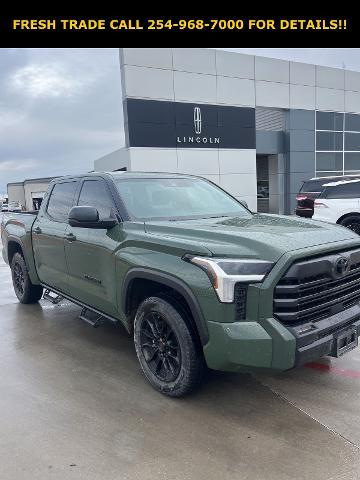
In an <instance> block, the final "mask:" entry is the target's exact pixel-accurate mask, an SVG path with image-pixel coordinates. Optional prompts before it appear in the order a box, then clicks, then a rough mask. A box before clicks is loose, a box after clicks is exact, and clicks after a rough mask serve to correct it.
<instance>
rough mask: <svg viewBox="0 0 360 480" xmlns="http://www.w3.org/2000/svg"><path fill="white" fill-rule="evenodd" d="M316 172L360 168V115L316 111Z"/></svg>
mask: <svg viewBox="0 0 360 480" xmlns="http://www.w3.org/2000/svg"><path fill="white" fill-rule="evenodd" d="M315 128H316V144H315V154H316V167H315V170H316V175H317V176H332V175H334V176H335V175H354V174H359V172H360V115H357V114H355V113H341V112H340V113H339V112H316V127H315Z"/></svg>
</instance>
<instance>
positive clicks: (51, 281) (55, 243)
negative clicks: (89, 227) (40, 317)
mask: <svg viewBox="0 0 360 480" xmlns="http://www.w3.org/2000/svg"><path fill="white" fill-rule="evenodd" d="M77 186H78V182H77V181H76V180H75V181H64V182H60V183H56V184H55V186H54V188H53V189H52V190H51V192H50V197H49V201H48V202H47V204H46V205H45V206H44V208H41V210H40V212H39V214H38V216H37V218H36V220H35V222H34V225H33V228H32V233H33V235H32V242H33V250H34V259H35V265H36V269H37V272H38V275H39V278H40V280H41V282H43V283H45V284H47V285H49V286H51V287H54V288H55V289H58V290H60V291H61V292H64V293H69V289H68V271H67V266H66V261H65V250H64V235H65V231H66V229H67V226H68V214H69V211H70V209H71V207H72V206H73V202H74V198H75V192H76V188H77Z"/></svg>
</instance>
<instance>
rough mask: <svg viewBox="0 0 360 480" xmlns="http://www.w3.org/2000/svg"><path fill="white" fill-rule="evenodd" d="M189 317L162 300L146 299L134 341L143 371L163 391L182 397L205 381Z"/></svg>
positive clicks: (202, 364) (140, 308)
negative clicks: (186, 317) (187, 320)
mask: <svg viewBox="0 0 360 480" xmlns="http://www.w3.org/2000/svg"><path fill="white" fill-rule="evenodd" d="M184 317H185V315H184V313H183V312H181V311H180V309H179V310H178V309H176V308H175V307H174V306H173V305H171V304H170V303H169V302H168V301H166V300H164V299H163V298H159V297H149V298H147V299H146V300H144V301H143V302H142V303H141V304H140V306H139V308H138V310H137V313H136V316H135V323H134V342H135V349H136V354H137V357H138V359H139V362H140V365H141V368H142V370H143V372H144V374H145V376H146V378H147V379H148V381H149V382H150V383H151V385H152V386H153V387H154V388H155V389H156V390H158V391H159V392H161V393H163V394H165V395H168V396H170V397H181V396H183V395H185V394H187V393H189V392H190V391H192V390H193V389H194V388H195V387H196V386H197V385H198V384H199V383H200V381H201V378H202V373H203V368H204V360H203V355H202V351H201V348H200V347H199V345H198V342H197V340H196V337H195V335H194V333H193V332H192V329H191V328H190V327H189V325H188V323H187V322H186V320H185V318H184Z"/></svg>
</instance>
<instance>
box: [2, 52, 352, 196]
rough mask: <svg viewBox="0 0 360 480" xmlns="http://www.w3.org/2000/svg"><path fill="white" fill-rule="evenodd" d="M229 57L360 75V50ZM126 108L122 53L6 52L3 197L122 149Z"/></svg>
mask: <svg viewBox="0 0 360 480" xmlns="http://www.w3.org/2000/svg"><path fill="white" fill-rule="evenodd" d="M227 50H233V51H241V52H244V53H251V54H256V55H265V56H270V57H276V58H283V59H291V60H296V61H302V62H308V63H317V64H320V65H328V66H334V67H340V68H342V67H343V65H345V67H346V68H349V69H353V70H359V71H360V49H274V48H272V49H265V48H262V49H259V48H241V49H236V48H233V49H231V48H229V49H227ZM144 81H146V79H144ZM121 109H122V106H121V90H120V72H119V60H118V50H117V49H0V192H5V191H6V184H7V183H8V182H14V181H23V180H24V179H26V178H33V177H46V176H55V175H66V174H71V173H78V172H84V171H89V170H91V169H92V168H93V161H94V159H96V158H98V157H100V156H102V155H105V154H106V153H109V152H111V151H112V150H115V149H116V148H119V147H121V146H122V145H123V142H124V133H123V124H122V111H121Z"/></svg>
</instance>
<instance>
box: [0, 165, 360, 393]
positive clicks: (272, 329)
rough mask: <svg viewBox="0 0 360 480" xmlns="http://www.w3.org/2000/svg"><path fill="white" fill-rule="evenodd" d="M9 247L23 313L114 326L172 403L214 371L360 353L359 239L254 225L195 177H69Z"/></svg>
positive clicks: (282, 220)
mask: <svg viewBox="0 0 360 480" xmlns="http://www.w3.org/2000/svg"><path fill="white" fill-rule="evenodd" d="M1 237H2V242H3V256H4V259H5V261H6V262H7V263H8V264H9V265H10V266H11V270H12V278H13V284H14V289H15V293H16V295H17V297H18V299H19V301H20V302H22V303H35V302H37V301H39V300H40V299H41V297H42V295H43V290H44V289H45V298H48V299H51V298H53V299H54V301H55V300H56V301H57V300H58V299H61V298H63V297H64V298H66V299H69V300H71V301H72V302H74V303H76V304H78V305H79V306H81V307H82V314H81V317H82V318H83V319H84V320H86V321H88V322H89V323H91V324H93V325H94V326H96V325H98V323H99V321H100V320H103V319H108V320H111V321H114V322H120V323H121V324H123V325H124V327H125V328H126V330H127V331H128V332H129V333H132V334H133V335H134V343H135V349H136V353H137V357H138V359H139V362H140V365H141V368H142V370H143V372H144V374H145V376H146V378H147V379H148V381H149V382H150V383H151V384H152V385H153V387H155V388H156V389H157V390H159V391H161V392H162V393H164V394H167V395H170V396H177V397H178V396H181V395H184V394H186V393H188V392H190V391H191V390H192V389H193V388H194V387H195V386H196V385H198V384H199V382H200V381H201V378H202V375H203V371H204V368H205V367H206V366H207V367H209V368H212V369H215V370H223V371H241V370H264V369H266V370H272V371H282V370H287V369H290V368H293V367H295V366H299V365H302V364H304V363H306V362H309V361H314V360H316V359H318V358H320V357H322V356H324V355H331V356H341V355H343V354H344V353H346V352H347V351H349V350H351V349H353V348H355V347H356V346H357V344H358V335H359V332H360V238H359V237H358V236H357V235H356V234H354V233H353V232H352V231H350V230H348V229H346V228H344V227H341V226H335V225H330V224H327V223H322V222H315V221H312V220H306V219H301V218H292V217H284V216H279V215H265V214H256V213H252V212H251V211H249V210H248V208H247V207H246V205H245V204H243V203H242V202H239V201H238V200H236V199H235V198H233V197H232V196H231V195H229V194H228V193H226V192H225V191H224V190H222V189H221V188H219V187H218V186H216V185H215V184H213V183H212V182H210V181H208V180H205V179H202V178H199V177H195V176H190V175H179V174H163V173H134V172H115V173H92V174H86V175H82V176H73V177H62V178H59V179H57V180H55V181H53V182H52V183H51V184H50V186H49V188H48V192H47V194H46V195H45V198H44V200H43V202H42V205H41V208H40V210H39V212H38V214H37V215H32V214H9V215H4V218H3V220H2V224H1ZM54 295H56V297H54Z"/></svg>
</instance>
